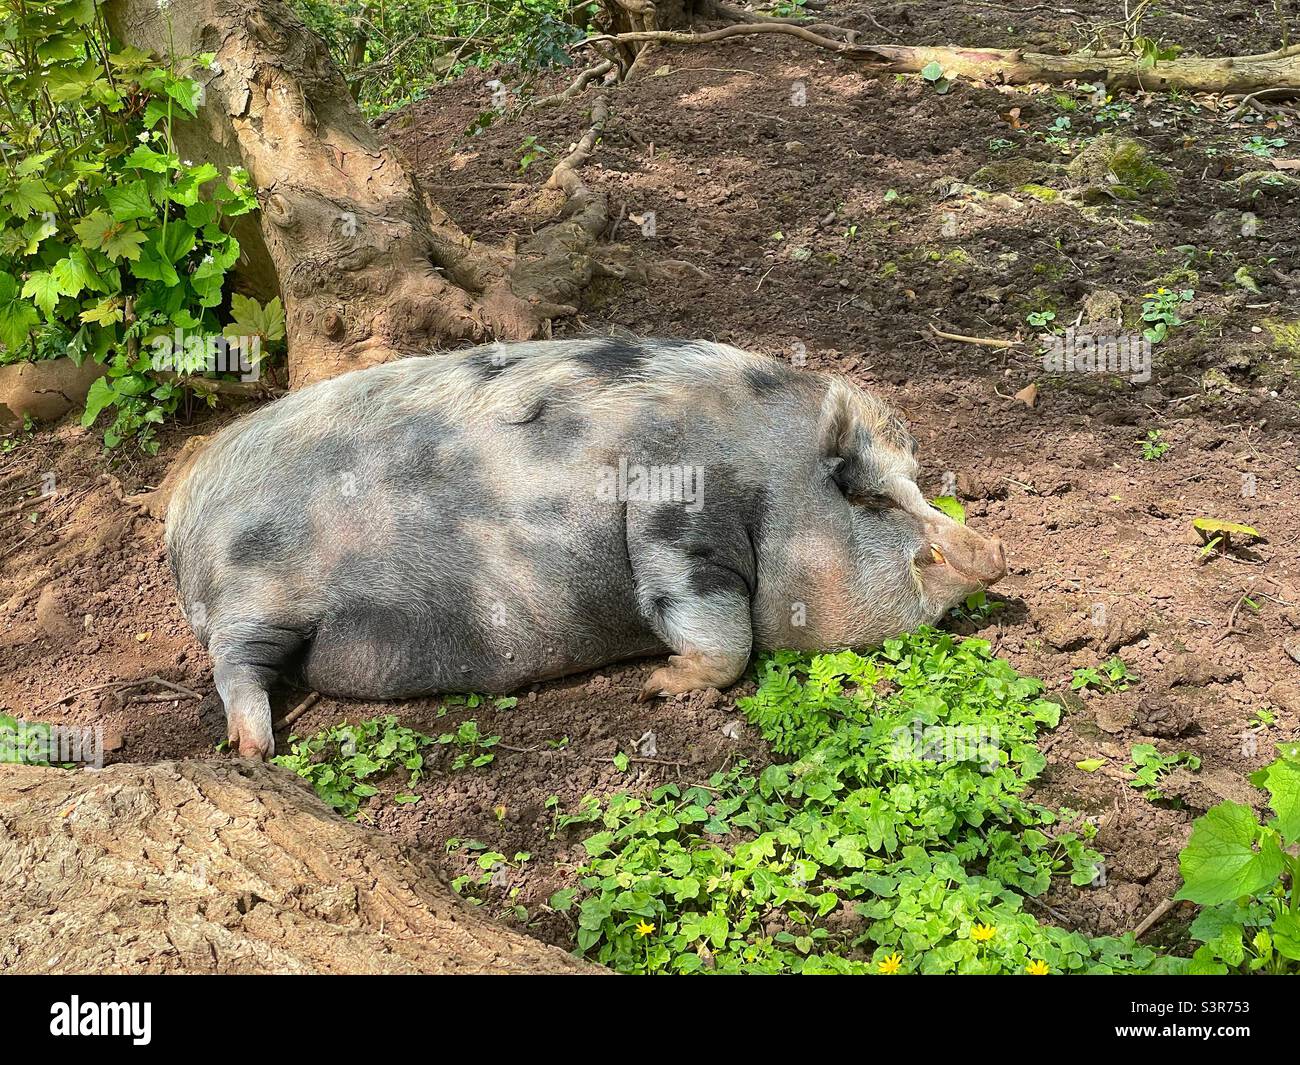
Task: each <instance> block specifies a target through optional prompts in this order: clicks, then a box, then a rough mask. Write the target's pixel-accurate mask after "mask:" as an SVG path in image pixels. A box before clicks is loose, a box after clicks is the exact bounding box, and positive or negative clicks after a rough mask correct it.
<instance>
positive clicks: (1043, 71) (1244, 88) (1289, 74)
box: [581, 22, 1300, 95]
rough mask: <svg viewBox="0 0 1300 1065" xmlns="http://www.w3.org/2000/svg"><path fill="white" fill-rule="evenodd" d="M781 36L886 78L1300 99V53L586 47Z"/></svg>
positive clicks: (630, 40)
mask: <svg viewBox="0 0 1300 1065" xmlns="http://www.w3.org/2000/svg"><path fill="white" fill-rule="evenodd" d="M761 33H775V34H782V35H785V36H790V37H796V38H798V39H799V40H802V41H806V42H808V43H809V44H814V45H817V47H819V48H825V49H826V50H828V51H831V52H838V53H840V54H841V55H845V56H847V57H849V58H851V59H856V60H859V61H861V62H862V63H863V64H864V65H866V66H870V67H872V68H874V69H876V70H879V71H881V72H888V73H895V74H916V73H919V72H920V71H921V70H923V69H925V67H927V66H929V65H930V64H931V63H938V64H939V66H941V67H942V68H943V70H944V72H945V73H946V74H947V75H948V76H949V77H950V78H969V79H972V80H977V81H996V82H1000V83H1003V84H1008V85H1027V84H1032V83H1037V82H1043V83H1047V84H1059V83H1061V82H1066V81H1093V82H1095V81H1104V82H1105V83H1106V84H1107V85H1109V86H1111V87H1112V88H1122V89H1143V90H1164V89H1171V88H1179V89H1188V90H1191V91H1194V92H1217V93H1247V94H1249V93H1254V92H1258V91H1260V90H1262V89H1270V90H1277V91H1279V92H1281V91H1282V90H1283V89H1284V88H1285V87H1286V86H1297V88H1296V90H1295V92H1296V94H1297V95H1300V46H1296V45H1293V46H1291V47H1290V48H1280V49H1278V50H1277V51H1275V52H1265V53H1262V54H1259V55H1243V56H1227V57H1223V58H1207V57H1203V56H1186V57H1180V58H1178V59H1175V60H1170V61H1163V62H1159V63H1155V64H1152V65H1143V63H1142V61H1141V60H1140V59H1139V57H1137V56H1133V55H1099V54H1095V53H1089V52H1083V53H1074V54H1070V55H1048V54H1046V53H1041V52H1022V51H1020V50H1019V49H1010V48H962V47H937V48H931V47H923V46H913V45H902V44H858V43H856V42H850V41H838V40H832V39H831V38H830V37H827V36H825V34H824V33H816V32H814V31H813V30H811V29H809V28H808V27H806V26H797V25H789V24H786V23H768V22H746V23H739V24H735V25H730V26H724V27H723V28H722V29H717V30H707V31H705V32H703V33H685V32H681V31H678V30H635V31H631V32H628V33H616V34H602V35H599V36H595V37H589V38H587V39H586V40H585V41H582V42H581V44H582V45H593V44H597V43H600V44H614V45H631V44H643V43H647V42H660V43H663V44H687V45H700V44H713V43H715V42H717V41H722V40H727V39H728V38H732V37H752V36H754V35H756V34H761Z"/></svg>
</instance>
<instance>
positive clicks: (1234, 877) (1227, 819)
mask: <svg viewBox="0 0 1300 1065" xmlns="http://www.w3.org/2000/svg"><path fill="white" fill-rule="evenodd" d="M1250 779H1251V782H1252V783H1253V784H1255V785H1257V786H1258V787H1261V788H1263V789H1265V790H1266V791H1267V792H1268V796H1269V800H1268V805H1269V807H1270V808H1271V809H1272V811H1273V814H1274V816H1273V817H1272V818H1271V819H1270V820H1268V821H1266V822H1264V823H1263V824H1261V823H1260V822H1259V820H1258V819H1257V818H1256V816H1255V813H1254V811H1253V810H1252V809H1251V808H1250V807H1248V806H1242V805H1241V804H1240V803H1235V802H1221V803H1219V805H1218V806H1215V807H1212V808H1211V809H1210V810H1209V811H1208V812H1206V814H1205V815H1204V816H1203V817H1198V818H1197V819H1196V820H1195V821H1194V822H1193V824H1192V836H1191V839H1190V840H1188V842H1187V846H1186V847H1185V848H1183V852H1182V854H1180V855H1179V857H1178V864H1179V868H1180V870H1181V872H1182V874H1183V888H1182V890H1181V891H1179V892H1178V894H1177V896H1175V897H1176V898H1179V899H1189V900H1191V901H1192V902H1196V903H1199V904H1200V905H1202V906H1204V907H1206V908H1205V909H1204V910H1202V911H1201V913H1200V915H1199V916H1198V917H1197V919H1196V921H1195V922H1193V924H1192V929H1191V931H1192V938H1193V939H1195V940H1196V941H1197V942H1199V943H1201V944H1202V946H1201V947H1199V948H1198V949H1197V951H1196V953H1195V954H1194V955H1193V956H1192V965H1191V968H1190V969H1189V971H1190V972H1193V973H1214V974H1223V973H1228V972H1256V971H1259V970H1263V971H1265V972H1270V973H1292V974H1300V890H1297V884H1300V857H1297V855H1296V853H1295V851H1296V844H1297V843H1300V748H1296V747H1294V746H1291V747H1289V748H1287V749H1285V750H1283V751H1280V752H1279V757H1278V759H1277V760H1276V761H1274V762H1273V763H1272V764H1271V765H1269V766H1267V767H1265V768H1264V769H1261V770H1260V771H1259V772H1258V773H1253V774H1252V775H1251V778H1250Z"/></svg>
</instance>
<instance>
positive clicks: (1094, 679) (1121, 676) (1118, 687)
mask: <svg viewBox="0 0 1300 1065" xmlns="http://www.w3.org/2000/svg"><path fill="white" fill-rule="evenodd" d="M1137 679H1138V676H1137V674H1136V673H1134V672H1133V671H1132V670H1131V669H1130V668H1129V666H1128V664H1127V663H1126V662H1125V661H1124V660H1123V659H1122V658H1120V657H1119V656H1118V655H1116V656H1115V657H1113V658H1110V659H1107V661H1106V662H1105V664H1103V665H1102V667H1101V668H1100V669H1095V668H1093V667H1092V666H1086V667H1084V668H1082V669H1076V670H1075V671H1074V674H1073V676H1072V678H1071V680H1070V689H1071V690H1072V691H1079V690H1081V689H1083V688H1093V689H1095V690H1097V691H1099V692H1102V693H1103V694H1109V693H1110V692H1122V691H1128V689H1129V687H1130V686H1131V684H1130V682H1133V681H1136V680H1137Z"/></svg>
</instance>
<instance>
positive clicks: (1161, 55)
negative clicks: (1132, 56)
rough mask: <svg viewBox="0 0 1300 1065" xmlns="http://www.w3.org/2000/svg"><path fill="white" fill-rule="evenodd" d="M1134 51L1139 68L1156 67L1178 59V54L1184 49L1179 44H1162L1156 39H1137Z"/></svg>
mask: <svg viewBox="0 0 1300 1065" xmlns="http://www.w3.org/2000/svg"><path fill="white" fill-rule="evenodd" d="M1133 50H1134V51H1135V52H1136V53H1137V57H1138V66H1141V67H1154V66H1157V65H1158V64H1160V63H1167V62H1169V61H1170V60H1173V59H1177V58H1178V53H1179V52H1181V51H1182V50H1183V49H1182V45H1178V44H1169V45H1166V44H1162V43H1161V42H1160V41H1158V40H1157V39H1156V38H1154V37H1135V38H1133Z"/></svg>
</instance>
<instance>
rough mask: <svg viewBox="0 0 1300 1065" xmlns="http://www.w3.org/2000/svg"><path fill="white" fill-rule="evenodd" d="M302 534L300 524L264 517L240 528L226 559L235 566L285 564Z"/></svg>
mask: <svg viewBox="0 0 1300 1065" xmlns="http://www.w3.org/2000/svg"><path fill="white" fill-rule="evenodd" d="M305 533H306V529H305V526H304V525H303V524H302V523H301V522H294V521H291V520H286V518H285V517H283V516H277V517H266V518H263V519H261V520H259V521H255V522H253V523H251V524H249V525H246V526H244V527H243V528H242V529H240V530H239V531H238V532H237V533H236V534H235V539H234V542H232V543H230V544H228V545H227V548H226V557H227V558H228V559H229V561H230V562H231V563H233V564H234V565H237V566H274V565H278V564H281V563H285V562H288V561H289V560H290V559H291V558H292V557H293V555H294V552H295V550H297V549H298V548H299V547H300V546H301V544H302V541H303V537H304V535H305Z"/></svg>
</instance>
